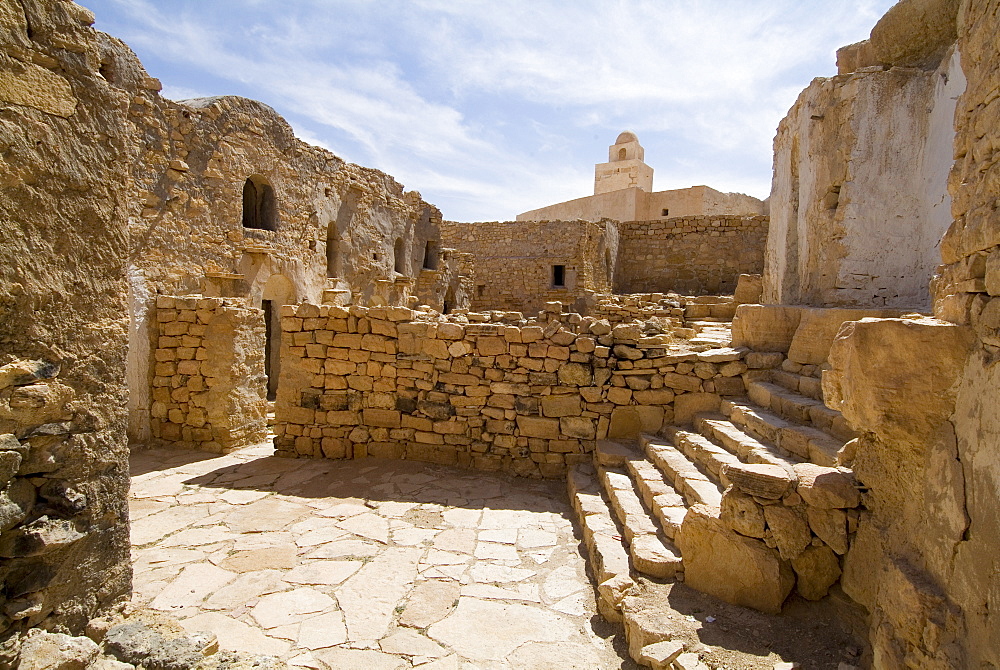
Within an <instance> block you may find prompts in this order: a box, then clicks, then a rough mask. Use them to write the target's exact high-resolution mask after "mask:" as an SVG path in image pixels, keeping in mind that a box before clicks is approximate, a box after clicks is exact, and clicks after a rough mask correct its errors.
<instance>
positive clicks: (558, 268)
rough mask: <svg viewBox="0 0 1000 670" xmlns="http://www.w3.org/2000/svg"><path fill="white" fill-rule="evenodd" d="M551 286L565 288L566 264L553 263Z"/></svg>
mask: <svg viewBox="0 0 1000 670" xmlns="http://www.w3.org/2000/svg"><path fill="white" fill-rule="evenodd" d="M552 286H553V288H565V287H566V266H565V265H553V266H552Z"/></svg>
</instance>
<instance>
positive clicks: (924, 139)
mask: <svg viewBox="0 0 1000 670" xmlns="http://www.w3.org/2000/svg"><path fill="white" fill-rule="evenodd" d="M901 4H912V3H901ZM952 20H954V16H953V18H952ZM914 25H917V24H914ZM964 86H965V78H964V76H963V74H962V68H961V65H960V58H959V55H958V52H957V51H955V50H952V51H950V52H949V54H948V56H947V57H946V58H944V59H943V60H941V61H940V64H939V65H937V66H936V69H935V67H934V66H931V67H930V68H929V69H922V68H918V67H912V66H904V65H902V64H900V65H899V66H897V67H891V68H884V67H883V66H882V65H874V66H869V67H861V68H860V69H859V70H858V71H856V72H852V73H849V74H839V75H837V76H835V77H832V78H828V79H824V78H818V79H816V80H814V81H813V83H812V84H810V85H809V87H808V88H806V89H805V91H803V92H802V94H801V95H800V96H799V98H798V100H797V101H796V103H795V105H794V106H793V107H792V109H791V110H790V111H789V113H788V116H786V117H785V119H783V120H782V122H781V124H780V125H779V126H778V134H777V136H776V137H775V140H774V181H773V185H772V190H771V200H770V212H771V231H770V236H769V237H768V241H767V256H766V263H765V272H764V301H765V302H769V303H784V304H806V305H815V306H826V307H898V308H908V309H916V310H921V311H928V310H929V308H930V297H929V293H928V290H927V286H928V282H929V280H930V278H931V275H932V274H933V272H934V268H935V266H936V265H937V264H938V261H939V249H938V244H939V242H940V240H941V237H942V235H943V234H944V232H945V230H947V228H948V225H949V223H950V221H951V213H950V210H949V208H950V201H951V199H950V196H949V194H948V189H947V179H948V171H949V169H950V166H951V162H952V152H951V145H952V140H953V137H954V129H953V118H954V113H955V101H956V99H957V97H958V95H959V94H960V93H961V92H962V89H963V88H964Z"/></svg>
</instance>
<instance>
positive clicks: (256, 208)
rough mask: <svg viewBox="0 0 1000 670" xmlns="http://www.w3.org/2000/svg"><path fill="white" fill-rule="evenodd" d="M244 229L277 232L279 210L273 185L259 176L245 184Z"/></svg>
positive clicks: (256, 175) (248, 178)
mask: <svg viewBox="0 0 1000 670" xmlns="http://www.w3.org/2000/svg"><path fill="white" fill-rule="evenodd" d="M243 227H244V228H251V229H255V230H277V228H278V208H277V203H276V202H275V199H274V189H273V188H272V187H271V183H270V182H269V181H268V180H267V179H266V178H264V177H262V176H261V175H259V174H255V175H251V176H249V177H247V180H246V181H245V182H243Z"/></svg>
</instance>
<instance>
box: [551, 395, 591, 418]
mask: <svg viewBox="0 0 1000 670" xmlns="http://www.w3.org/2000/svg"><path fill="white" fill-rule="evenodd" d="M580 402H581V399H580V396H579V395H576V394H572V395H552V396H545V397H543V398H542V399H541V407H542V415H543V416H551V417H563V416H579V415H580Z"/></svg>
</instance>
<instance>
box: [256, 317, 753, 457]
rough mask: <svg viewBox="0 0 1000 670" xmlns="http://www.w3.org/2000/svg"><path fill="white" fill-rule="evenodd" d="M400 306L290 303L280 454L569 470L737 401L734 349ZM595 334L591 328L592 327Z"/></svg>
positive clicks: (597, 327) (604, 328) (285, 320)
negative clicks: (619, 444) (696, 348)
mask: <svg viewBox="0 0 1000 670" xmlns="http://www.w3.org/2000/svg"><path fill="white" fill-rule="evenodd" d="M416 314H418V313H415V312H413V311H411V310H408V309H404V308H391V307H390V308H380V307H373V308H367V309H366V308H363V307H350V308H341V307H336V306H331V305H322V306H317V305H309V304H305V305H299V306H286V307H284V308H283V313H282V330H283V333H282V345H281V346H282V350H281V353H282V362H281V365H282V373H281V375H282V376H281V381H280V383H279V390H278V399H277V404H276V409H275V413H276V415H275V418H276V428H275V431H276V434H277V437H276V439H275V446H276V448H277V452H278V453H279V454H280V455H285V456H302V457H317V458H320V457H326V458H352V457H361V456H365V455H371V456H381V457H387V458H405V459H416V460H425V461H432V462H437V463H446V464H456V465H461V466H467V467H473V468H479V469H488V470H506V471H510V472H513V473H516V474H519V475H526V476H544V477H557V476H561V475H562V474H563V473H564V472H565V469H566V466H567V465H570V464H573V463H578V462H581V461H585V460H588V459H589V458H590V452H591V451H592V450H593V448H594V444H595V440H599V439H603V438H605V437H634V436H636V435H637V434H638V433H639V432H653V433H655V432H656V431H658V430H660V429H661V428H662V427H663V426H664V425H668V424H670V423H673V422H675V421H679V422H688V421H690V420H691V416H692V414H693V413H694V412H697V411H705V410H710V409H717V408H718V406H719V403H720V395H735V394H741V393H743V390H744V384H743V379H742V378H741V377H740V375H742V374H743V373H744V372H746V370H747V366H746V364H745V363H744V362H743V361H742V360H741V358H742V356H743V352H742V351H739V350H731V349H727V350H718V351H714V352H702V353H695V352H691V351H684V352H670V351H669V350H668V349H667V344H666V343H667V342H669V341H670V340H671V338H670V336H669V335H667V336H656V337H643V336H642V332H641V328H640V327H639V325H637V324H620V325H618V326H615V327H614V328H611V327H610V326H609V324H607V323H606V322H605V323H602V322H600V321H595V322H592V323H591V324H590V327H589V328H588V329H587V330H588V331H589V332H581V333H573V332H570V331H569V330H567V329H566V328H564V327H563V325H562V324H560V323H559V322H552V323H550V324H548V325H546V326H545V327H542V326H540V325H532V326H524V327H517V326H509V325H502V324H492V323H490V324H487V323H482V324H470V323H457V322H454V321H443V320H441V321H438V320H435V321H431V320H428V321H415V320H414V317H415V315H416ZM594 331H596V332H594Z"/></svg>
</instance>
